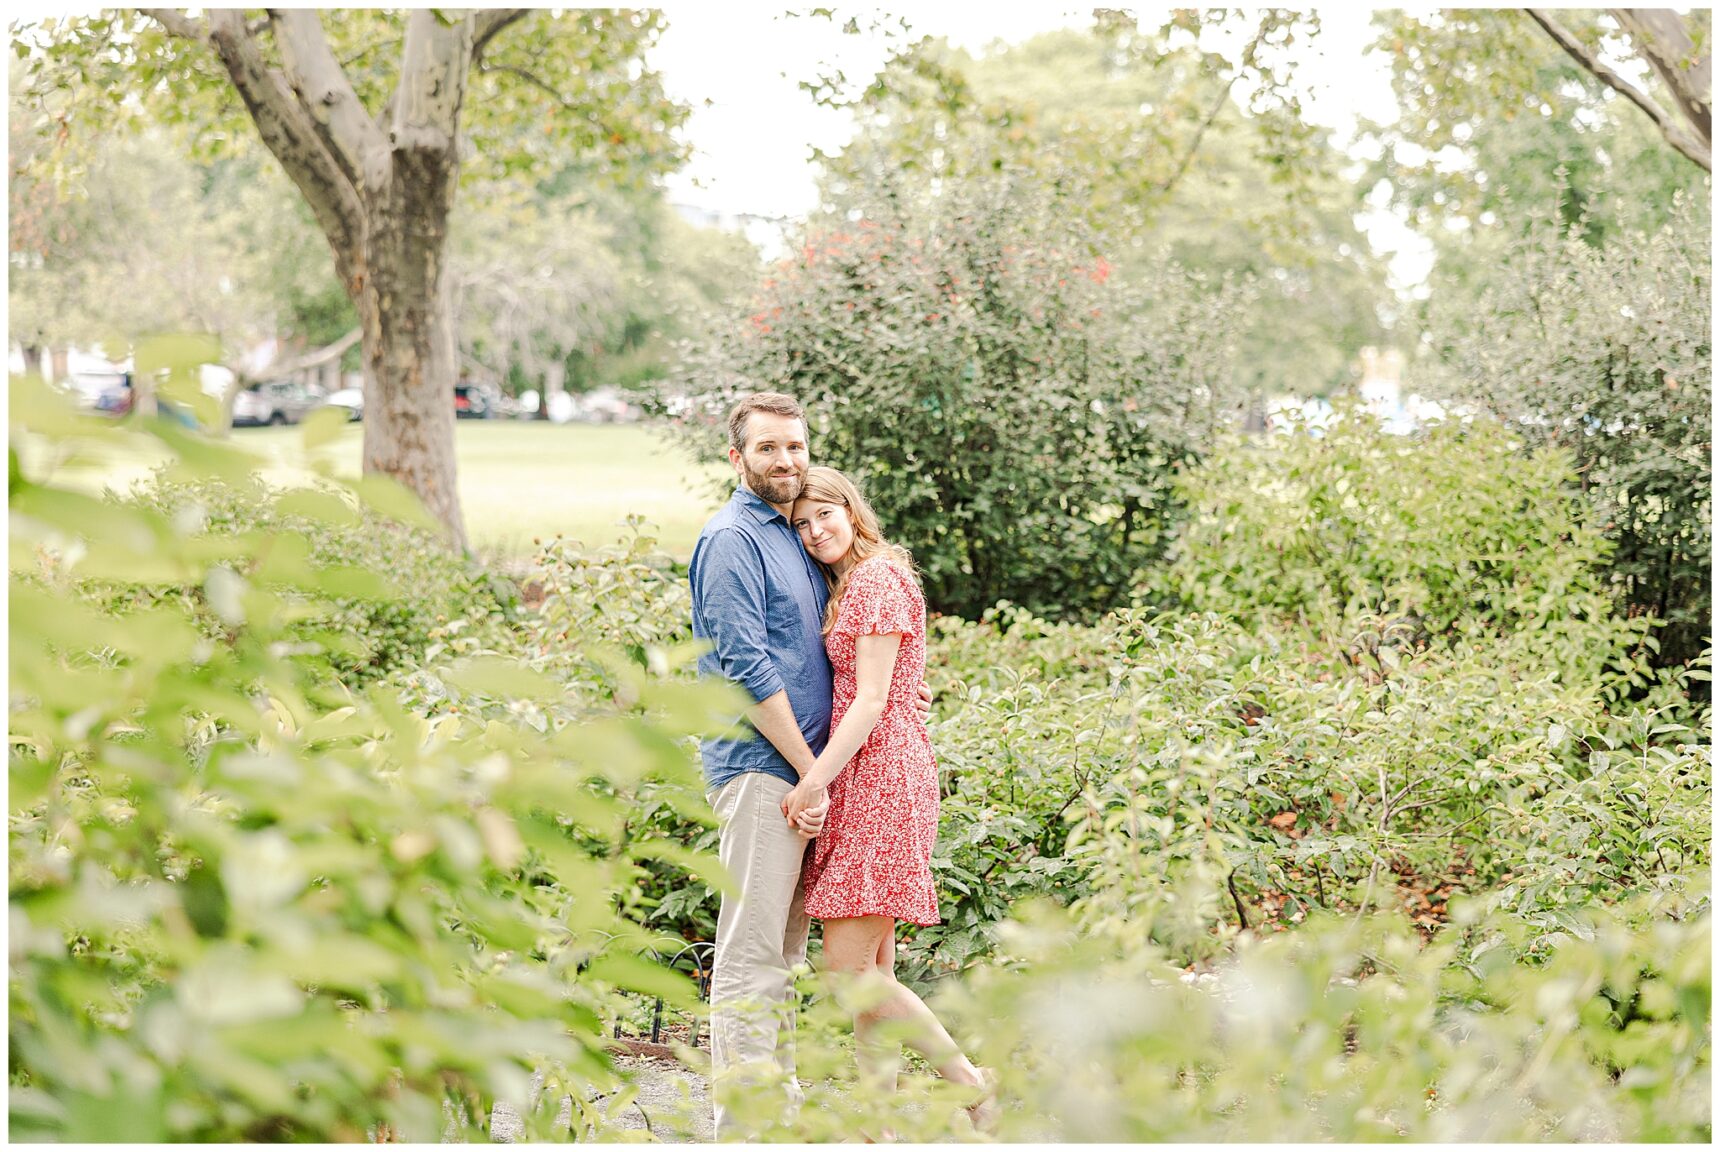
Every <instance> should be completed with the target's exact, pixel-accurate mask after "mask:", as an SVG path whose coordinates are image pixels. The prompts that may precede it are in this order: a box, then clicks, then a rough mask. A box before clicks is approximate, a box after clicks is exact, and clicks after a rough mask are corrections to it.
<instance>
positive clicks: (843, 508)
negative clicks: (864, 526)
mask: <svg viewBox="0 0 1720 1152" xmlns="http://www.w3.org/2000/svg"><path fill="white" fill-rule="evenodd" d="M790 523H792V524H793V525H794V529H795V531H797V532H799V533H800V542H801V543H802V544H804V545H806V550H807V551H808V552H810V553H812V557H813V559H815V560H817V561H819V562H820V563H822V564H835V563H836V562H837V561H838V560H840V559H842V558H843V557H844V556H846V555H848V549H849V548H851V547H853V546H854V521H853V519H852V518H851V517H850V516H849V514H848V506H847V505H846V504H826V503H825V502H824V501H822V500H796V501H795V502H794V518H793V520H791V521H790Z"/></svg>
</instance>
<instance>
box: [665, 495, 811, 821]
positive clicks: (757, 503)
mask: <svg viewBox="0 0 1720 1152" xmlns="http://www.w3.org/2000/svg"><path fill="white" fill-rule="evenodd" d="M687 578H688V580H689V581H690V582H691V583H692V586H693V635H694V636H696V637H698V638H700V639H702V640H709V641H710V642H711V643H712V645H713V648H712V650H711V651H709V652H707V653H705V654H704V655H703V656H701V657H699V672H700V674H702V675H706V676H722V677H724V678H726V679H729V680H732V681H734V682H735V683H737V684H739V685H740V686H741V687H742V688H744V689H746V691H747V693H748V694H749V695H751V696H752V698H753V700H754V701H755V702H757V701H760V700H764V699H767V698H768V697H770V696H773V695H775V694H776V693H778V692H780V691H783V690H784V689H786V690H787V691H788V703H789V706H790V707H791V708H792V709H793V710H794V718H795V719H796V720H797V721H799V723H800V734H801V735H802V736H804V737H806V743H807V745H808V746H809V747H811V749H812V753H813V755H815V756H816V755H817V754H818V753H820V752H822V751H824V745H825V742H826V741H828V740H829V738H830V706H831V696H832V688H831V682H830V660H829V657H827V656H826V655H825V653H824V637H823V636H822V635H820V629H821V628H822V627H823V623H824V606H825V604H826V603H827V602H828V601H829V599H830V591H829V589H828V587H827V586H826V585H825V582H824V576H823V574H822V573H821V572H820V571H819V569H818V566H817V564H816V562H815V561H814V560H813V559H812V557H811V556H809V555H808V554H807V552H806V549H805V548H803V547H802V546H801V543H800V536H799V534H798V533H797V532H795V530H794V529H793V528H792V527H790V526H789V523H788V520H787V519H786V518H785V517H784V516H783V515H782V513H780V512H778V511H777V510H776V509H775V508H772V507H771V506H770V505H769V504H767V503H765V501H764V500H763V499H761V498H760V497H759V496H757V495H755V494H754V493H753V492H752V491H751V490H749V489H748V488H746V487H745V486H744V485H743V486H741V487H738V488H736V489H735V494H734V497H733V498H732V499H731V500H730V501H729V502H728V503H727V504H725V505H724V506H723V508H722V509H721V510H720V511H719V512H718V513H717V514H716V515H715V516H713V517H711V521H710V523H709V524H706V525H705V530H704V531H703V532H702V533H700V535H699V542H698V544H696V545H694V547H693V559H692V563H691V564H690V565H688V568H687ZM700 750H701V755H702V759H703V762H704V770H705V788H706V789H707V790H714V789H716V788H720V787H721V786H722V785H724V784H726V783H728V782H729V781H730V780H732V779H734V778H735V777H736V776H739V775H740V774H741V773H743V772H768V773H770V774H771V775H772V776H777V777H780V778H781V779H783V780H786V781H788V782H789V783H791V784H793V783H796V782H797V781H798V780H799V779H800V777H799V776H798V775H797V774H796V773H795V771H794V769H793V768H791V767H789V764H788V761H787V760H786V759H784V758H783V756H782V753H780V752H778V751H777V750H776V748H775V746H774V745H772V744H771V742H770V741H769V740H766V739H765V738H764V737H762V736H759V735H758V734H757V733H754V734H753V735H752V737H751V738H750V739H739V740H706V741H704V742H703V743H702V744H701V745H700Z"/></svg>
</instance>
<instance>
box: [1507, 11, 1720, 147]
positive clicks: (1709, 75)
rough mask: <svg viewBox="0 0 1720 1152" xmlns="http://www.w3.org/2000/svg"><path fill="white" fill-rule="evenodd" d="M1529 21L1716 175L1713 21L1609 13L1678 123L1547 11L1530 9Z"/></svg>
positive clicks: (1660, 13)
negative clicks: (1654, 77)
mask: <svg viewBox="0 0 1720 1152" xmlns="http://www.w3.org/2000/svg"><path fill="white" fill-rule="evenodd" d="M1526 11H1527V12H1528V14H1529V17H1530V19H1532V20H1534V21H1535V23H1537V24H1539V25H1540V26H1541V29H1542V31H1544V32H1546V33H1547V35H1548V36H1550V37H1552V38H1553V41H1554V43H1556V44H1558V46H1559V47H1560V48H1563V49H1564V50H1565V52H1566V54H1567V55H1569V56H1570V57H1571V59H1573V60H1575V61H1576V62H1577V63H1578V64H1581V65H1582V66H1583V68H1584V69H1585V70H1587V71H1588V72H1590V73H1592V74H1593V75H1594V77H1595V78H1596V79H1598V80H1600V81H1601V82H1602V83H1603V84H1605V85H1606V86H1607V87H1608V88H1611V89H1612V90H1613V91H1615V92H1617V93H1618V94H1619V95H1621V96H1623V97H1625V98H1626V99H1628V100H1629V101H1630V102H1631V103H1632V104H1635V105H1636V106H1637V107H1638V108H1640V109H1642V111H1643V112H1644V113H1645V114H1646V115H1647V116H1648V118H1649V119H1650V120H1652V121H1654V126H1655V127H1656V128H1658V129H1660V134H1661V135H1662V136H1664V137H1666V142H1667V143H1668V144H1671V145H1672V146H1673V147H1674V148H1676V149H1678V150H1679V151H1680V152H1682V153H1683V154H1684V155H1685V156H1687V157H1689V158H1690V159H1691V160H1693V161H1695V162H1696V163H1697V164H1699V165H1701V166H1702V170H1703V171H1705V172H1712V171H1714V155H1713V148H1714V71H1713V55H1712V53H1710V52H1709V51H1708V37H1709V28H1708V26H1707V25H1708V23H1709V21H1707V20H1703V21H1702V25H1701V26H1700V27H1699V26H1698V25H1697V22H1696V21H1697V18H1696V17H1686V16H1681V15H1679V14H1678V13H1677V12H1676V11H1674V10H1673V9H1671V8H1609V9H1607V14H1608V15H1609V16H1611V17H1612V19H1613V20H1614V21H1615V22H1617V24H1618V26H1619V28H1620V29H1622V30H1623V31H1624V32H1625V33H1626V34H1627V35H1628V36H1629V38H1630V42H1631V47H1632V48H1633V49H1635V51H1636V54H1637V55H1638V56H1639V57H1641V58H1642V59H1643V60H1644V61H1646V62H1647V63H1648V64H1649V66H1650V67H1652V68H1653V69H1654V72H1655V75H1657V76H1659V77H1660V82H1661V84H1662V85H1663V86H1664V87H1665V89H1666V91H1667V93H1668V94H1669V95H1670V96H1671V97H1672V107H1673V109H1674V111H1675V112H1676V113H1677V116H1676V118H1675V117H1673V116H1669V115H1667V113H1666V112H1665V111H1664V110H1663V109H1662V108H1661V107H1660V105H1659V104H1658V103H1657V102H1656V101H1655V99H1654V97H1653V96H1651V95H1649V94H1648V93H1646V92H1644V91H1643V90H1642V89H1640V88H1638V87H1637V86H1636V85H1635V84H1632V83H1631V82H1630V81H1629V80H1628V79H1626V78H1625V77H1624V76H1622V75H1620V74H1619V73H1618V72H1617V71H1616V70H1614V69H1613V68H1611V67H1609V66H1608V65H1607V64H1606V63H1605V61H1603V60H1602V59H1601V57H1600V54H1599V53H1598V52H1596V51H1595V50H1594V49H1593V48H1592V47H1591V46H1590V45H1589V44H1587V43H1585V42H1584V41H1583V39H1582V38H1581V37H1579V36H1578V35H1577V34H1576V33H1575V32H1573V31H1572V30H1571V29H1569V28H1567V27H1565V25H1564V24H1562V23H1561V22H1560V20H1559V18H1558V16H1556V15H1555V14H1554V13H1553V12H1551V11H1549V10H1548V9H1545V8H1529V9H1526Z"/></svg>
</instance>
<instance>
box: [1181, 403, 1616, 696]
mask: <svg viewBox="0 0 1720 1152" xmlns="http://www.w3.org/2000/svg"><path fill="white" fill-rule="evenodd" d="M1179 492H1180V494H1181V496H1182V498H1183V499H1184V500H1185V501H1186V502H1187V504H1188V506H1189V517H1188V520H1187V521H1186V522H1185V523H1184V524H1183V526H1182V527H1181V529H1180V531H1179V533H1178V536H1177V540H1176V543H1175V544H1174V545H1173V547H1172V562H1171V563H1170V564H1169V565H1168V566H1167V567H1166V568H1165V569H1163V570H1161V571H1159V572H1156V573H1154V574H1153V575H1152V577H1151V579H1150V582H1149V583H1150V587H1151V588H1152V589H1153V591H1154V592H1156V593H1157V594H1158V596H1159V597H1161V598H1163V599H1165V600H1168V601H1169V602H1170V603H1171V604H1173V605H1176V606H1178V607H1179V608H1182V609H1186V610H1192V611H1196V612H1221V613H1224V614H1226V615H1230V616H1234V617H1237V618H1241V619H1247V618H1251V617H1252V616H1254V615H1255V614H1259V613H1265V614H1267V615H1269V616H1277V617H1301V618H1328V617H1335V616H1339V615H1342V614H1343V613H1346V612H1352V613H1353V612H1371V613H1389V614H1392V615H1395V616H1400V617H1403V618H1404V626H1405V627H1406V628H1407V629H1408V630H1409V631H1411V632H1412V633H1415V634H1417V635H1422V634H1431V635H1434V636H1441V637H1444V636H1449V635H1452V634H1455V633H1457V632H1460V631H1463V630H1465V629H1473V628H1476V627H1479V628H1483V629H1488V630H1493V631H1496V632H1508V633H1523V634H1531V633H1532V634H1534V635H1536V636H1539V637H1541V638H1543V639H1544V640H1545V642H1546V643H1547V644H1549V645H1551V646H1552V652H1551V654H1552V655H1553V657H1554V659H1553V663H1554V665H1555V666H1556V667H1557V668H1558V669H1559V670H1560V674H1561V675H1565V676H1569V677H1571V678H1572V679H1573V680H1583V679H1586V678H1588V677H1589V676H1591V675H1592V674H1593V672H1594V670H1595V669H1596V668H1597V667H1600V666H1604V665H1606V664H1608V663H1611V662H1612V661H1614V660H1616V659H1617V657H1618V653H1619V651H1620V646H1621V645H1624V644H1626V643H1627V642H1628V641H1629V640H1630V639H1631V636H1632V631H1633V630H1632V629H1631V628H1629V627H1627V626H1622V625H1621V626H1619V627H1617V628H1612V629H1609V628H1608V627H1607V624H1608V621H1609V619H1610V617H1611V616H1612V615H1613V612H1612V603H1611V601H1610V599H1609V596H1608V593H1607V589H1606V584H1605V579H1604V576H1603V574H1602V568H1603V566H1604V564H1605V563H1606V560H1607V558H1608V554H1609V547H1608V545H1607V543H1606V541H1605V540H1604V538H1603V536H1602V533H1601V531H1600V528H1599V526H1598V525H1596V524H1594V523H1593V520H1592V517H1591V516H1590V515H1589V514H1588V510H1587V509H1586V507H1585V506H1584V504H1583V501H1582V499H1581V493H1580V490H1579V489H1578V487H1577V477H1576V475H1575V473H1574V472H1573V470H1572V463H1571V458H1570V456H1569V455H1568V454H1567V453H1565V452H1564V451H1562V450H1560V449H1558V448H1556V447H1548V448H1543V449H1540V450H1538V451H1534V452H1524V451H1522V443H1521V439H1520V438H1519V437H1517V436H1514V435H1512V434H1509V433H1507V432H1506V431H1505V430H1504V429H1503V428H1501V427H1500V426H1499V425H1497V424H1495V423H1493V422H1492V421H1490V420H1485V419H1478V420H1472V421H1466V422H1448V423H1443V424H1436V425H1434V426H1432V427H1429V428H1427V429H1424V430H1423V431H1421V432H1418V433H1416V434H1415V435H1413V436H1392V435H1387V434H1385V433H1383V432H1382V431H1381V430H1380V427H1379V425H1378V423H1377V422H1376V421H1375V420H1374V419H1373V418H1372V417H1369V416H1367V415H1366V414H1365V413H1359V412H1355V411H1353V410H1344V411H1342V412H1341V413H1340V415H1339V418H1338V419H1337V420H1335V421H1334V422H1333V423H1332V424H1331V426H1330V427H1328V428H1325V429H1319V428H1297V429H1295V430H1294V431H1292V432H1291V433H1290V434H1288V435H1275V436H1270V437H1267V438H1266V439H1264V440H1259V441H1241V440H1239V441H1234V442H1232V443H1230V444H1229V445H1227V446H1226V447H1224V448H1223V449H1220V450H1217V451H1215V452H1213V453H1212V454H1211V455H1210V456H1209V457H1208V458H1207V460H1206V461H1204V462H1203V463H1202V464H1201V465H1200V466H1198V467H1196V468H1193V469H1191V470H1190V471H1189V472H1188V473H1187V474H1186V475H1185V476H1184V477H1183V479H1182V481H1181V483H1180V485H1179ZM1609 632H1610V633H1612V634H1611V635H1609V634H1608V633H1609Z"/></svg>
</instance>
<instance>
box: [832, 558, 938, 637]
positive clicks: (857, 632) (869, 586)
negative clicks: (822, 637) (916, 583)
mask: <svg viewBox="0 0 1720 1152" xmlns="http://www.w3.org/2000/svg"><path fill="white" fill-rule="evenodd" d="M913 579H914V578H913V577H912V576H910V575H909V574H908V573H907V572H904V571H903V570H902V569H901V568H900V567H898V566H897V565H895V564H893V563H891V562H890V561H888V560H882V559H872V560H869V561H866V562H865V563H863V564H861V565H860V566H858V567H857V568H855V569H854V571H853V572H851V573H850V574H849V576H848V588H847V590H846V591H845V592H844V594H843V596H842V608H841V610H840V612H839V613H838V619H837V622H836V626H837V627H838V628H840V629H842V630H843V631H844V632H847V633H849V634H850V635H853V636H888V635H890V634H892V633H896V632H900V633H904V634H909V635H918V634H919V633H920V632H921V631H923V630H924V628H925V620H926V614H925V609H924V608H922V607H920V604H921V601H920V599H919V597H918V595H916V590H915V589H914V587H913Z"/></svg>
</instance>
